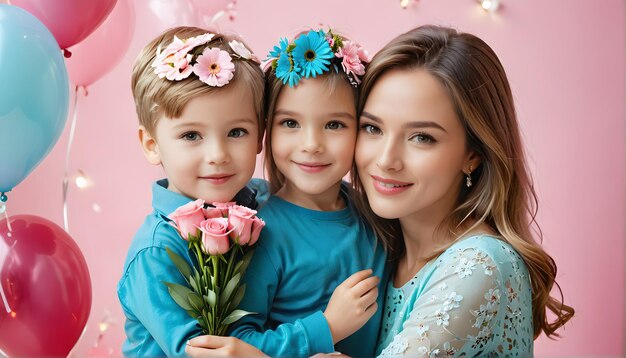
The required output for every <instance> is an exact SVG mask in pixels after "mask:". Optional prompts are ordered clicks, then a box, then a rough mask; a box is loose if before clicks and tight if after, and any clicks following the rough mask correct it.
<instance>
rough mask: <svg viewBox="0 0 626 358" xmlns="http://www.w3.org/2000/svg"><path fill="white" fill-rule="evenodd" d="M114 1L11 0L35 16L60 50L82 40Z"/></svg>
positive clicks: (108, 11)
mask: <svg viewBox="0 0 626 358" xmlns="http://www.w3.org/2000/svg"><path fill="white" fill-rule="evenodd" d="M116 2H117V0H91V1H86V0H11V5H17V6H19V7H21V8H23V9H25V10H26V11H28V12H30V13H31V14H33V15H35V17H37V18H38V19H39V20H40V21H41V22H43V24H44V25H46V27H47V28H48V30H50V32H52V34H53V35H54V38H56V40H57V42H58V43H59V47H60V48H62V49H65V48H68V47H70V46H72V45H75V44H77V43H79V42H81V41H82V40H84V39H85V38H86V37H87V36H89V34H91V33H92V32H93V31H94V30H95V29H96V28H97V27H98V26H100V24H102V22H103V21H104V19H106V17H107V16H108V15H109V13H110V12H111V10H113V7H114V6H115V3H116Z"/></svg>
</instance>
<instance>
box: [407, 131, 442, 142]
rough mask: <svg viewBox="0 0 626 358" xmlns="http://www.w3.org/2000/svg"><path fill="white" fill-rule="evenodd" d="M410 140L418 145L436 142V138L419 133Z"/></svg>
mask: <svg viewBox="0 0 626 358" xmlns="http://www.w3.org/2000/svg"><path fill="white" fill-rule="evenodd" d="M409 140H410V141H413V142H416V143H424V144H429V143H434V142H436V140H435V138H433V137H432V136H430V135H428V134H425V133H418V134H416V135H414V136H412V137H411V138H409Z"/></svg>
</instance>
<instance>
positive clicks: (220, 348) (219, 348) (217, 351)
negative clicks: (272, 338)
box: [185, 336, 267, 357]
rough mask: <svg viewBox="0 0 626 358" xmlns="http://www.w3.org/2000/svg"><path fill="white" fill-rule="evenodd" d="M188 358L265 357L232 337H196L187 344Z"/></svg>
mask: <svg viewBox="0 0 626 358" xmlns="http://www.w3.org/2000/svg"><path fill="white" fill-rule="evenodd" d="M185 353H187V354H188V355H189V356H190V357H267V356H266V355H265V354H264V353H263V352H261V351H260V350H258V349H256V348H255V347H253V346H251V345H249V344H248V343H246V342H244V341H242V340H240V339H237V338H234V337H220V336H198V337H195V338H192V339H190V340H189V341H188V342H187V347H186V348H185Z"/></svg>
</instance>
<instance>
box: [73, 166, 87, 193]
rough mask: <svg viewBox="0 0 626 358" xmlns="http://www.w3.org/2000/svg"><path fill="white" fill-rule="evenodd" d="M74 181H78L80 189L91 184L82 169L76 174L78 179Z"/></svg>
mask: <svg viewBox="0 0 626 358" xmlns="http://www.w3.org/2000/svg"><path fill="white" fill-rule="evenodd" d="M74 182H75V183H76V186H77V187H78V189H85V188H86V187H87V186H89V180H88V179H87V176H86V175H85V173H84V172H83V171H82V170H79V171H78V175H76V179H74Z"/></svg>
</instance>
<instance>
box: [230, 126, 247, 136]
mask: <svg viewBox="0 0 626 358" xmlns="http://www.w3.org/2000/svg"><path fill="white" fill-rule="evenodd" d="M246 134H248V131H247V130H245V129H243V128H235V129H231V131H230V132H228V136H229V137H233V138H240V137H243V136H245V135H246Z"/></svg>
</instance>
